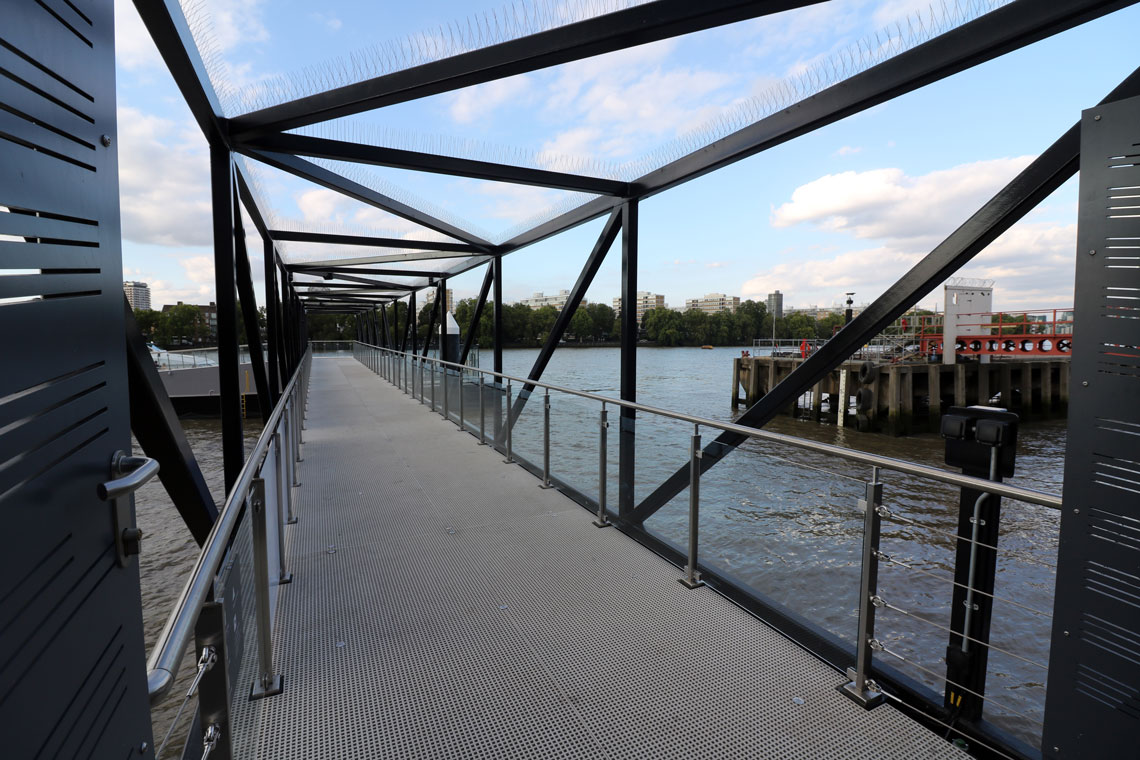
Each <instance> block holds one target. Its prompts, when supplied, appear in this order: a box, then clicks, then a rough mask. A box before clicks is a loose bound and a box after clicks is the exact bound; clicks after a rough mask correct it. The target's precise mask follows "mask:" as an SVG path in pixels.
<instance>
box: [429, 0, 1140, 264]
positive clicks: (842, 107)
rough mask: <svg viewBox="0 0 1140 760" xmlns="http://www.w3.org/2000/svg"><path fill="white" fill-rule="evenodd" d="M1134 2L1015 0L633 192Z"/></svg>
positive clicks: (582, 210)
mask: <svg viewBox="0 0 1140 760" xmlns="http://www.w3.org/2000/svg"><path fill="white" fill-rule="evenodd" d="M1136 2H1137V0H1070V1H1069V2H1064V3H1054V2H1040V1H1039V0H1017V2H1013V3H1010V4H1009V5H1006V6H1004V7H1002V8H998V9H996V10H994V11H991V12H990V13H987V14H985V15H984V16H981V17H980V18H977V19H975V20H973V21H971V22H969V23H966V24H963V25H962V26H960V27H958V28H956V29H952V30H951V31H949V32H947V33H945V34H943V35H940V36H938V37H935V38H934V39H932V40H930V41H928V42H926V43H923V44H922V45H918V46H916V47H914V48H912V49H911V50H907V51H905V52H903V53H900V54H898V55H896V56H894V57H893V58H891V59H889V60H886V61H884V62H883V63H880V64H878V65H876V66H873V67H871V68H870V69H868V70H866V71H864V72H862V73H861V74H856V75H855V76H853V77H850V78H848V79H846V80H844V81H842V82H839V83H838V84H835V85H833V86H831V87H828V88H827V89H825V90H823V91H821V92H819V93H818V94H816V95H813V96H811V97H809V98H805V99H804V100H803V101H801V102H800V103H797V104H795V105H792V106H790V107H788V108H786V109H782V110H780V111H778V112H777V113H774V114H772V115H771V116H768V117H767V118H764V119H761V120H760V121H758V122H756V123H755V124H751V125H749V126H747V127H744V128H743V129H741V130H738V131H737V132H734V133H732V134H731V135H728V136H727V137H724V138H722V139H720V140H717V141H716V142H713V143H712V144H710V145H708V146H706V147H704V148H700V149H699V150H696V151H694V152H692V153H690V154H689V155H687V156H683V157H681V158H679V159H677V160H676V161H673V162H671V163H669V164H666V165H665V166H663V167H661V168H660V169H657V170H655V171H652V172H649V173H648V174H646V175H644V176H642V177H640V178H638V179H636V180H634V181H633V183H632V185H633V194H634V195H636V196H637V197H639V198H647V197H649V196H652V195H655V194H657V193H660V192H662V191H664V190H667V189H669V188H671V187H675V186H677V185H679V184H682V183H683V182H687V181H689V180H691V179H696V178H697V177H700V176H703V175H705V174H707V173H709V172H711V171H714V170H716V169H719V168H721V167H724V166H727V165H729V164H731V163H734V162H736V161H740V160H741V159H744V158H748V157H749V156H753V155H755V154H757V153H760V152H762V151H765V150H767V149H769V148H772V147H775V146H777V145H780V144H782V143H784V142H787V141H788V140H791V139H793V138H795V137H799V136H801V135H804V134H807V133H809V132H812V131H814V130H816V129H819V128H820V127H824V126H827V125H828V124H832V123H834V122H836V121H839V120H840V119H843V118H846V117H847V116H851V115H852V114H856V113H859V112H861V111H865V110H866V109H868V108H871V107H872V106H875V105H878V104H880V103H883V102H885V101H887V100H890V99H892V98H897V97H899V96H900V95H904V94H906V93H908V92H912V91H914V90H917V89H918V88H920V87H924V86H925V85H928V84H931V83H933V82H937V81H939V80H941V79H945V78H946V77H948V76H951V75H953V74H956V73H958V72H960V71H964V70H965V69H968V68H970V67H973V66H977V65H979V64H982V63H985V62H986V61H990V60H993V59H994V58H998V57H1000V56H1002V55H1005V54H1006V53H1009V52H1012V51H1014V50H1017V49H1019V48H1022V47H1025V46H1026V45H1030V44H1032V43H1034V42H1037V41H1039V40H1042V39H1045V38H1046V37H1049V36H1052V35H1054V34H1058V33H1060V32H1063V31H1066V30H1067V29H1071V28H1073V27H1075V26H1079V25H1081V24H1083V23H1086V22H1088V21H1092V20H1093V19H1096V18H1099V17H1101V16H1104V15H1106V14H1108V13H1111V12H1113V11H1116V10H1120V9H1121V8H1125V7H1128V6H1130V5H1134V4H1135V3H1136ZM614 205H615V203H614V201H613V200H612V199H610V198H598V199H595V200H593V201H589V202H588V203H585V204H583V205H582V206H579V207H578V208H576V209H573V210H571V211H568V212H566V213H565V214H562V215H561V216H558V217H556V218H554V219H551V220H550V221H548V222H545V223H543V224H540V225H538V226H536V227H534V228H533V229H531V230H528V231H526V232H523V233H521V234H519V235H516V236H515V237H514V238H512V239H511V240H508V241H507V242H506V243H504V244H503V245H502V246H500V249H501V250H507V251H515V250H517V249H519V248H522V247H524V246H528V245H531V244H533V243H537V242H539V241H540V240H544V239H546V238H548V237H550V236H552V235H555V234H557V233H559V232H563V231H565V230H568V229H571V228H573V227H576V226H578V225H580V224H583V223H585V222H588V221H590V220H592V219H597V218H598V217H600V216H603V215H605V214H607V213H609V211H610V209H612V208H613V207H614ZM452 274H457V272H452Z"/></svg>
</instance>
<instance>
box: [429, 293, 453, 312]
mask: <svg viewBox="0 0 1140 760" xmlns="http://www.w3.org/2000/svg"><path fill="white" fill-rule="evenodd" d="M435 292H436V291H435V288H428V291H427V294H426V295H425V296H424V303H425V304H429V303H435ZM447 310H448V311H451V312H454V311H455V298H454V297H453V295H452V290H451V288H448V289H447Z"/></svg>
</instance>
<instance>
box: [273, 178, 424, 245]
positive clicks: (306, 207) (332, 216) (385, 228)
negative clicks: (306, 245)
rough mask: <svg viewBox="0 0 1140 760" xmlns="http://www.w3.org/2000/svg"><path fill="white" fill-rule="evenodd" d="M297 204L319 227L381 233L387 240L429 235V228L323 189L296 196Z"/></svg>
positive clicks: (304, 215)
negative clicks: (358, 228) (343, 226)
mask: <svg viewBox="0 0 1140 760" xmlns="http://www.w3.org/2000/svg"><path fill="white" fill-rule="evenodd" d="M294 200H295V202H296V204H297V208H298V209H299V210H300V212H301V216H302V218H303V219H304V220H305V221H306V222H310V223H313V224H317V225H328V224H332V225H336V224H347V225H357V226H361V227H365V228H368V229H370V230H379V231H382V232H383V233H384V234H383V236H384V237H387V236H390V235H395V236H398V237H407V238H413V237H417V236H422V234H423V233H424V232H425V231H426V228H424V227H421V226H420V225H418V224H416V223H415V222H409V221H408V220H407V219H403V218H402V217H398V216H396V215H394V214H389V213H388V212H387V211H383V210H381V209H378V208H375V207H373V206H368V205H365V204H363V203H360V202H359V201H355V200H353V199H352V198H349V197H348V196H346V195H342V194H341V193H338V192H336V191H335V190H328V189H325V188H323V187H322V188H314V189H312V190H305V191H304V192H301V193H299V194H297V195H296V196H295V198H294Z"/></svg>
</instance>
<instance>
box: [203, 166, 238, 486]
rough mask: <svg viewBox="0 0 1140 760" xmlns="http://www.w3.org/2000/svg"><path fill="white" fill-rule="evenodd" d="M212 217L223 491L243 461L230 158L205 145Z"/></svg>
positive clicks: (235, 479) (234, 481)
mask: <svg viewBox="0 0 1140 760" xmlns="http://www.w3.org/2000/svg"><path fill="white" fill-rule="evenodd" d="M210 187H211V203H212V205H213V220H214V292H215V293H216V297H217V299H218V300H217V303H218V396H219V401H220V403H221V412H222V466H223V469H224V471H225V481H226V493H227V494H228V493H229V492H230V489H231V488H233V487H234V484H235V483H237V479H238V475H239V473H241V468H242V467H243V466H244V465H245V440H244V438H243V435H242V422H241V386H240V384H239V381H238V373H239V372H240V369H241V365H240V363H239V360H238V336H237V314H236V313H235V312H236V311H237V309H236V304H237V289H236V286H235V274H236V273H235V264H234V216H233V213H234V198H233V160H232V158H231V156H230V152H229V151H228V150H227V149H226V148H225V146H221V145H211V146H210Z"/></svg>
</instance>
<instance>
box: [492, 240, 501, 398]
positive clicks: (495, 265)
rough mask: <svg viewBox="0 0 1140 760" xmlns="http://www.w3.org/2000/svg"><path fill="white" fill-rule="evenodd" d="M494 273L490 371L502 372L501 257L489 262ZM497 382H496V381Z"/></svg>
mask: <svg viewBox="0 0 1140 760" xmlns="http://www.w3.org/2000/svg"><path fill="white" fill-rule="evenodd" d="M491 267H492V271H493V272H494V288H495V290H494V299H495V314H494V320H492V324H491V331H492V334H493V336H494V341H495V346H494V362H493V363H492V366H491V369H493V370H494V371H495V372H500V373H501V372H502V371H503V257H502V256H496V257H495V259H494V261H493V262H491ZM496 382H497V381H496Z"/></svg>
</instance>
